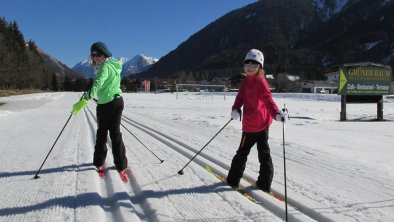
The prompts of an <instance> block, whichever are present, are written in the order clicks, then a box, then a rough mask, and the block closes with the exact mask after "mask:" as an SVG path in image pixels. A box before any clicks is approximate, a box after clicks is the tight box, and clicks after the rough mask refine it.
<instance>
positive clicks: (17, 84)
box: [0, 17, 89, 91]
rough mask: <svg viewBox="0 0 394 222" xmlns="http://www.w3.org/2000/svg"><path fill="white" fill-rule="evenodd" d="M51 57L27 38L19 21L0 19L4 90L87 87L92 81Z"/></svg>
mask: <svg viewBox="0 0 394 222" xmlns="http://www.w3.org/2000/svg"><path fill="white" fill-rule="evenodd" d="M48 60H49V59H48V55H46V54H45V53H42V52H40V50H39V49H38V47H37V44H36V43H35V42H34V41H33V40H28V41H26V40H25V38H24V36H23V34H22V32H21V31H20V30H19V26H18V24H17V22H16V21H11V22H8V21H7V20H6V19H5V18H4V17H2V18H0V89H11V90H16V89H19V90H20V89H41V90H53V91H59V90H66V91H81V90H84V88H85V87H86V85H87V84H88V82H89V80H85V79H84V78H83V77H82V76H78V75H77V74H75V73H73V72H72V71H71V70H70V69H68V68H65V67H66V66H64V67H61V68H59V67H55V65H53V64H51V61H48Z"/></svg>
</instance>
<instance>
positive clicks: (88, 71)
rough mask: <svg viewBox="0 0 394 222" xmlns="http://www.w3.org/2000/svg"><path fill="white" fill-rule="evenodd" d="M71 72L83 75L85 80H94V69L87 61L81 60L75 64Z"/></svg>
mask: <svg viewBox="0 0 394 222" xmlns="http://www.w3.org/2000/svg"><path fill="white" fill-rule="evenodd" d="M72 70H74V72H77V73H79V74H81V75H83V76H84V77H85V78H86V79H91V78H94V77H95V76H96V75H95V74H94V68H93V66H92V65H91V64H90V62H89V60H83V61H81V62H79V63H78V64H76V65H75V66H74V67H73V68H72Z"/></svg>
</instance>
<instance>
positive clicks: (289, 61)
mask: <svg viewBox="0 0 394 222" xmlns="http://www.w3.org/2000/svg"><path fill="white" fill-rule="evenodd" d="M393 11H394V4H393V1H391V0H376V1H369V0H262V1H257V2H255V3H252V4H250V5H247V6H245V7H243V8H240V9H237V10H234V11H232V12H229V13H227V14H226V15H224V16H223V17H221V18H219V19H217V20H216V21H214V22H212V23H210V24H208V25H207V26H206V27H205V28H203V29H202V30H200V31H199V32H197V33H195V34H193V35H192V36H190V38H189V39H187V40H186V41H185V42H183V43H181V44H180V45H179V46H178V47H177V48H176V49H175V50H173V51H171V52H170V53H168V54H167V55H165V56H163V57H162V58H161V59H160V61H158V62H157V63H155V64H154V65H153V66H152V67H151V68H150V69H149V70H147V71H145V72H142V73H141V76H143V77H146V78H152V77H154V76H156V77H159V78H168V77H172V78H178V79H181V78H182V77H185V76H186V77H188V78H189V80H190V78H194V80H199V79H202V78H212V77H214V76H216V75H221V76H232V75H234V74H238V73H240V72H242V63H243V58H244V56H245V54H246V52H247V51H248V50H249V49H251V48H257V49H260V50H262V51H263V53H264V55H265V64H264V68H265V69H266V71H267V73H273V74H277V73H280V72H285V71H287V72H290V73H293V74H297V75H300V76H301V77H303V78H304V79H323V78H324V75H323V74H324V73H325V72H329V71H332V70H333V69H337V67H338V66H339V65H342V64H344V63H348V62H361V61H371V62H377V63H385V64H391V65H394V56H393V54H394V53H393V52H394V44H393V42H394V41H393V37H394V31H393V28H394V25H393V24H394V18H393V15H394V13H391V12H393Z"/></svg>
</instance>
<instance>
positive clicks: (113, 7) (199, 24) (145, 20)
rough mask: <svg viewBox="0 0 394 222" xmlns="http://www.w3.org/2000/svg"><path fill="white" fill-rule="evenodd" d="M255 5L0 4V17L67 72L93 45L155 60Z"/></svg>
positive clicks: (158, 1)
mask: <svg viewBox="0 0 394 222" xmlns="http://www.w3.org/2000/svg"><path fill="white" fill-rule="evenodd" d="M253 2H256V0H128V1H127V0H116V1H99V0H96V1H93V0H79V1H77V0H34V1H33V0H27V1H24V0H0V5H1V7H0V16H1V17H5V19H6V20H7V21H14V20H15V21H16V22H17V23H18V25H19V28H20V30H21V32H22V33H23V35H24V37H25V39H26V40H30V39H31V40H33V41H35V42H36V44H37V45H38V47H39V48H41V49H43V50H44V51H45V52H47V53H49V54H50V55H52V56H53V57H55V58H57V59H58V60H60V61H61V62H63V63H64V64H66V65H67V66H69V67H70V68H72V67H73V66H74V65H76V64H77V63H78V62H80V61H81V60H84V59H86V58H88V56H89V50H90V45H91V44H92V43H93V42H95V41H103V42H105V43H106V44H107V46H108V48H109V49H110V51H111V52H112V54H113V56H114V57H120V56H122V57H128V58H131V57H134V56H135V55H137V54H139V53H143V54H144V55H146V56H151V57H155V58H160V57H162V56H164V55H165V54H167V53H169V52H170V51H172V50H174V49H175V48H176V47H177V46H178V45H179V44H181V43H182V42H184V41H186V40H187V39H188V38H189V37H190V36H191V35H192V34H194V33H196V32H197V31H199V30H201V29H202V28H204V27H205V26H206V25H208V24H209V23H211V22H213V21H215V20H216V19H218V18H220V17H221V16H223V15H225V14H226V13H228V12H230V11H232V10H234V9H237V8H241V7H244V6H246V5H248V4H250V3H253Z"/></svg>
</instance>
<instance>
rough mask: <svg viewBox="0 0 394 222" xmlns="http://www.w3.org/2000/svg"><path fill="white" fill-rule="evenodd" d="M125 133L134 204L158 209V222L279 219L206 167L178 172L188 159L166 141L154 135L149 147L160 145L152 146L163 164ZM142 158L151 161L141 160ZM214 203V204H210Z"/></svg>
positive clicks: (156, 214) (148, 143)
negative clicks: (209, 173)
mask: <svg viewBox="0 0 394 222" xmlns="http://www.w3.org/2000/svg"><path fill="white" fill-rule="evenodd" d="M123 121H124V120H123ZM123 136H124V137H123V138H124V141H127V142H126V144H128V145H126V147H127V154H128V156H129V157H131V158H129V166H130V167H131V168H132V172H133V173H132V174H133V175H134V177H132V179H131V181H134V182H133V183H135V185H134V186H137V185H138V187H136V188H134V190H137V191H138V192H137V193H136V194H137V196H136V199H135V200H133V203H135V202H140V203H145V206H148V209H147V210H154V211H155V212H156V213H155V217H156V219H157V220H158V221H167V220H175V221H185V220H194V219H198V218H206V219H207V220H215V221H228V220H252V221H260V220H261V218H269V220H270V221H276V220H279V221H280V219H279V218H278V217H276V216H274V215H273V214H272V213H271V212H269V211H267V210H266V209H264V208H261V206H259V205H256V204H254V203H252V202H250V201H249V200H244V199H242V197H241V198H240V197H239V195H240V194H239V193H238V192H233V190H232V189H231V188H229V187H228V186H225V185H224V184H222V183H219V182H218V181H217V180H215V178H213V177H211V176H210V175H207V174H206V172H205V169H202V168H201V167H198V168H197V169H194V167H191V169H193V173H188V174H185V175H183V176H180V175H178V174H177V173H176V172H177V168H178V167H179V166H180V165H181V164H182V163H183V161H186V158H185V157H184V156H182V155H179V153H178V152H177V151H174V150H173V149H171V148H170V149H166V150H162V147H163V146H168V144H165V143H164V144H163V142H162V141H160V140H159V141H158V140H156V139H155V140H152V137H151V136H150V138H149V140H148V142H147V145H149V147H150V148H151V147H152V146H153V147H161V148H160V150H159V151H161V152H158V149H152V150H153V151H154V152H156V153H157V154H160V155H159V156H160V157H161V158H162V159H164V160H165V161H164V162H163V163H162V164H160V163H159V162H160V161H159V160H158V159H157V158H155V157H154V156H153V155H152V154H151V153H149V152H148V151H147V150H146V148H145V147H143V146H142V145H141V144H140V143H139V142H137V141H136V139H135V138H134V137H132V136H131V135H128V133H127V132H125V133H123ZM136 136H137V137H139V135H136ZM144 137H146V136H144ZM130 141H133V144H131V145H130ZM143 141H144V142H145V141H147V140H145V139H144V140H143ZM162 155H163V156H162ZM176 156H179V157H178V158H177V157H176ZM139 157H140V158H139ZM140 159H143V160H146V161H149V162H148V163H147V162H141V161H139V160H140ZM180 159H181V160H182V162H181V161H180ZM194 170H195V171H194ZM229 200H231V201H229ZM162 205H166V211H165V212H162V210H163V209H162V207H160V206H162ZM211 205H214V206H215V207H210V206H211ZM185 212H187V213H185ZM171 218H172V219H171Z"/></svg>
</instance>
